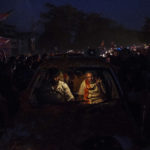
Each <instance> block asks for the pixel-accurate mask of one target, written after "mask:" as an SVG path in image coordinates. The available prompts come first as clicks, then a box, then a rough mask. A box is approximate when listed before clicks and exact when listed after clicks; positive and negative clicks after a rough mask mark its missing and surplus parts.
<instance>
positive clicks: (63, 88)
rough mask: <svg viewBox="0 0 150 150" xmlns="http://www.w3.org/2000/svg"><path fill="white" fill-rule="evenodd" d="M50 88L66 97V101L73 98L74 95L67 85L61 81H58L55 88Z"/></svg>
mask: <svg viewBox="0 0 150 150" xmlns="http://www.w3.org/2000/svg"><path fill="white" fill-rule="evenodd" d="M52 90H55V91H56V92H58V93H59V94H60V95H61V96H62V97H64V98H65V99H67V101H70V100H71V99H74V96H73V94H72V93H71V90H70V88H69V86H68V85H67V84H66V83H65V82H63V81H59V82H58V85H57V87H56V88H54V87H52Z"/></svg>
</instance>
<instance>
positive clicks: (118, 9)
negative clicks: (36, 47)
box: [0, 0, 150, 31]
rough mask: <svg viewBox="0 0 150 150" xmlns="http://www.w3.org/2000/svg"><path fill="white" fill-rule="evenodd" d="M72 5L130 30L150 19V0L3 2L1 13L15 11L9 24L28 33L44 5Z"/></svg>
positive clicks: (30, 0) (27, 0) (0, 7)
mask: <svg viewBox="0 0 150 150" xmlns="http://www.w3.org/2000/svg"><path fill="white" fill-rule="evenodd" d="M45 2H51V3H53V4H55V5H64V4H71V5H72V6H73V7H76V8H78V9H79V10H83V11H84V12H97V13H101V14H102V15H103V16H104V17H108V18H111V19H114V20H116V21H117V22H118V23H120V24H122V25H124V26H125V27H127V28H130V29H138V30H140V28H141V26H142V25H143V23H144V18H145V17H150V9H149V8H150V0H1V3H0V11H1V12H5V11H8V10H10V9H13V10H14V12H13V14H12V15H11V16H10V17H9V18H8V22H9V23H11V24H16V25H17V27H18V28H19V29H20V30H24V31H28V30H29V29H30V27H31V23H32V22H34V21H36V20H37V19H38V18H39V15H40V12H41V11H44V8H45V7H44V3H45Z"/></svg>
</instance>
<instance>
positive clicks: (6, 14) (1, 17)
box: [0, 10, 12, 21]
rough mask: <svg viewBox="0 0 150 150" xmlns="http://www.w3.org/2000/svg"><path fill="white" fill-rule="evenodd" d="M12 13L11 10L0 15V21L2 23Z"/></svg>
mask: <svg viewBox="0 0 150 150" xmlns="http://www.w3.org/2000/svg"><path fill="white" fill-rule="evenodd" d="M11 13H12V10H10V11H8V12H6V13H0V21H3V20H5V19H7V18H8V16H9V15H10V14H11Z"/></svg>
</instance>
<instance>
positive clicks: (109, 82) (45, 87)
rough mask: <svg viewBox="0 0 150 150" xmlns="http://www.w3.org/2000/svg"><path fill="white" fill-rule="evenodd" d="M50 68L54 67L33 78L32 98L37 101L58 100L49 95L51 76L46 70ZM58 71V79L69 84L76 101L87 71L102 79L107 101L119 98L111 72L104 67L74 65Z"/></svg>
mask: <svg viewBox="0 0 150 150" xmlns="http://www.w3.org/2000/svg"><path fill="white" fill-rule="evenodd" d="M51 69H54V68H49V69H48V70H42V71H41V72H40V74H39V76H38V78H37V80H35V84H34V87H33V94H32V97H34V100H36V101H37V102H38V103H55V102H58V101H56V100H55V99H54V98H53V97H52V96H51V95H50V89H49V87H50V84H49V78H50V77H51V76H50V75H48V71H50V70H51ZM59 71H60V74H59V79H60V81H63V82H65V83H66V84H67V85H68V86H69V88H70V90H71V92H72V94H73V96H74V97H75V100H76V101H77V100H78V92H79V88H80V85H81V83H82V81H83V80H84V79H85V73H86V72H87V71H91V72H92V73H93V74H94V76H95V77H96V78H97V79H100V80H101V81H102V86H103V90H104V93H105V96H106V100H107V101H111V100H113V99H119V98H120V94H119V90H118V88H117V85H116V81H115V80H114V78H113V76H112V74H111V72H110V71H109V70H108V69H106V68H100V67H99V68H97V67H95V68H94V67H78V68H75V67H74V68H68V69H65V70H59Z"/></svg>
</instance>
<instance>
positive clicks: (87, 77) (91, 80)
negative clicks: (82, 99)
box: [86, 73, 93, 83]
mask: <svg viewBox="0 0 150 150" xmlns="http://www.w3.org/2000/svg"><path fill="white" fill-rule="evenodd" d="M86 79H87V80H88V82H89V83H92V82H93V74H92V73H87V74H86Z"/></svg>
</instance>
